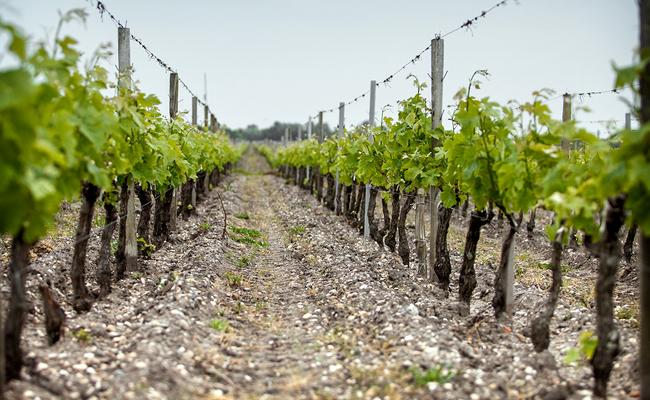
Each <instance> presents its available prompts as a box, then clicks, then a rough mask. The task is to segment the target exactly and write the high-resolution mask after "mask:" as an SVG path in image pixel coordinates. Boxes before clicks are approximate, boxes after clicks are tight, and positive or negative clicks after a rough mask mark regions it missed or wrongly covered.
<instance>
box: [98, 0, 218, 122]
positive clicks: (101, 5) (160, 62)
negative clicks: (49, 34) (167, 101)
mask: <svg viewBox="0 0 650 400" xmlns="http://www.w3.org/2000/svg"><path fill="white" fill-rule="evenodd" d="M89 1H90V3H91V4H92V2H93V1H96V5H95V8H97V11H98V12H99V16H100V18H102V19H103V17H104V14H106V15H108V17H109V18H110V19H111V20H112V21H113V22H114V23H115V24H116V25H117V26H118V27H120V28H126V26H125V25H124V24H122V23H121V22H120V20H119V19H118V18H117V17H116V16H115V15H114V14H113V13H111V12H110V11H109V10H108V9H107V8H106V5H105V4H104V3H103V2H102V1H101V0H89ZM130 36H131V39H132V40H133V41H134V42H136V43H137V44H138V45H139V46H140V47H141V48H142V49H143V50H144V52H145V53H146V54H147V55H148V56H149V58H151V59H152V60H154V61H156V63H158V65H160V67H162V68H163V69H164V70H165V71H167V72H169V73H178V71H176V70H174V69H173V68H172V67H171V66H170V65H169V64H168V63H166V62H165V61H163V60H162V58H160V57H159V56H157V55H156V54H155V53H154V52H153V51H152V50H150V49H149V47H147V45H145V44H144V42H143V41H142V39H140V38H139V37H137V36H135V35H134V34H132V33H130ZM178 82H179V83H180V84H181V86H182V87H183V88H184V89H185V90H187V91H188V93H189V94H190V95H192V97H196V99H197V102H198V103H199V104H201V105H202V106H204V107H205V106H207V107H208V110H209V109H210V106H209V105H208V104H207V103H205V102H204V101H203V100H201V98H200V97H199V96H197V95H196V94H195V93H194V92H193V91H192V90H191V89H190V88H189V86H188V85H187V84H186V83H185V81H184V80H183V79H181V77H180V76H179V77H178ZM211 115H214V114H212V113H211Z"/></svg>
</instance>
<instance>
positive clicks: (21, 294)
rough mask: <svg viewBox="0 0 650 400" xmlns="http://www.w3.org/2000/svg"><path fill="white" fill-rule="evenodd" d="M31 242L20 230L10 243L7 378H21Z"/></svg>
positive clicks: (6, 326)
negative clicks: (22, 340)
mask: <svg viewBox="0 0 650 400" xmlns="http://www.w3.org/2000/svg"><path fill="white" fill-rule="evenodd" d="M31 247H32V245H31V244H29V243H27V242H26V241H25V239H24V232H23V231H22V230H21V231H20V232H19V233H18V234H17V235H16V236H15V237H14V238H13V241H12V243H11V261H10V262H9V276H8V278H9V284H10V286H11V296H10V297H9V306H8V311H7V319H6V320H5V331H4V339H5V342H4V352H5V378H6V380H7V381H10V380H13V379H19V378H20V370H21V368H22V367H23V353H22V350H21V348H20V338H21V336H22V332H23V326H24V325H25V315H26V314H27V311H28V309H29V304H28V303H27V296H26V294H25V280H26V271H25V270H26V269H27V265H28V264H29V250H30V249H31Z"/></svg>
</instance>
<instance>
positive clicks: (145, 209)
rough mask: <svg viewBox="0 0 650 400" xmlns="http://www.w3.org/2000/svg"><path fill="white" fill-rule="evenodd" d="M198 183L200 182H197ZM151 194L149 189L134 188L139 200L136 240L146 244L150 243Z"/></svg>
mask: <svg viewBox="0 0 650 400" xmlns="http://www.w3.org/2000/svg"><path fill="white" fill-rule="evenodd" d="M199 182H201V181H200V180H199ZM198 186H201V185H198ZM198 186H197V187H198ZM151 193H152V191H151V189H147V190H145V189H143V188H142V186H140V185H138V186H136V194H137V195H138V200H140V219H139V220H138V232H137V234H138V238H141V239H143V240H144V241H145V242H147V243H149V242H151V238H150V237H149V229H150V225H151V209H152V208H153V196H152V195H151Z"/></svg>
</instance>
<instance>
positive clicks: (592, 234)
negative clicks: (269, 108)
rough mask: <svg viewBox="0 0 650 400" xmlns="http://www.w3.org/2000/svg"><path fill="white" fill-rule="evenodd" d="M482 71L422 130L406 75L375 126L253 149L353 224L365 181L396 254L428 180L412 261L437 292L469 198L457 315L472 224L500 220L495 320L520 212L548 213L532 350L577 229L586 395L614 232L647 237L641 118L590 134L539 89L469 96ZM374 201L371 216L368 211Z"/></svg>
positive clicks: (608, 309) (614, 262)
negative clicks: (591, 276) (429, 227)
mask: <svg viewBox="0 0 650 400" xmlns="http://www.w3.org/2000/svg"><path fill="white" fill-rule="evenodd" d="M642 67H643V66H642V65H633V66H631V67H628V68H622V69H620V70H618V78H617V82H616V86H617V87H628V88H631V89H632V90H636V89H634V86H635V85H634V83H635V82H636V80H637V79H638V76H639V72H640V71H641V69H642ZM483 74H484V72H483V71H478V72H477V73H475V74H474V75H473V76H472V78H471V79H470V82H469V85H468V86H467V87H466V88H463V89H461V90H460V91H458V93H457V94H456V96H455V100H456V104H455V110H454V112H453V113H452V115H451V118H450V121H451V127H450V128H444V127H442V125H440V126H439V127H438V128H436V129H433V128H432V121H431V114H432V113H431V110H430V109H428V107H427V102H426V99H425V98H424V97H423V96H422V95H421V91H422V90H423V88H424V86H425V85H424V84H421V83H419V82H418V81H417V80H415V82H414V83H415V86H416V89H417V93H416V94H415V95H414V96H412V97H411V98H408V99H406V100H403V101H401V102H400V105H399V113H398V115H397V117H396V118H384V119H383V121H382V123H381V126H378V127H369V126H368V125H361V126H357V127H355V128H354V129H351V130H347V131H346V132H345V134H344V135H342V136H341V137H329V138H328V139H326V140H324V141H323V142H322V143H319V142H318V141H316V140H303V141H300V142H295V143H293V144H289V145H288V146H285V147H280V148H277V149H274V148H272V147H270V146H264V145H261V146H258V147H257V149H258V150H259V151H260V152H261V153H262V154H263V155H264V156H265V157H266V158H267V160H268V161H269V162H270V163H271V164H272V166H274V167H275V168H278V169H279V170H280V171H281V172H282V173H284V175H285V176H286V177H289V178H292V179H295V181H296V182H297V183H298V184H299V185H300V186H302V187H304V188H305V189H307V190H309V191H310V192H311V193H313V194H314V195H315V196H316V198H317V199H318V200H322V201H323V202H324V204H325V205H326V206H327V207H329V208H330V209H332V210H336V211H337V212H339V213H340V214H343V215H345V216H346V217H347V219H348V221H350V223H351V224H352V225H353V226H355V227H357V228H359V229H360V231H361V232H363V225H364V212H363V203H364V201H365V199H364V197H365V193H366V192H365V185H366V184H369V185H372V186H371V187H372V188H371V190H370V192H369V193H370V195H369V199H368V200H369V209H368V219H369V223H370V236H371V237H372V238H373V239H374V240H376V241H377V242H378V243H379V244H380V245H381V246H386V247H387V248H388V249H390V250H391V251H395V250H397V251H398V252H399V255H400V256H401V257H402V260H403V261H404V263H406V264H408V262H409V259H410V255H409V245H408V243H407V235H406V227H405V221H406V216H407V214H408V212H409V211H410V210H411V208H412V207H413V205H414V202H415V200H416V193H417V191H418V190H419V189H424V190H428V188H430V187H434V188H437V189H439V190H440V200H441V204H440V205H439V207H438V212H439V214H438V215H439V221H438V231H437V232H438V234H437V243H436V258H435V260H434V262H433V263H432V268H431V267H430V268H427V265H419V266H418V270H419V271H418V272H419V274H421V275H423V276H425V277H427V278H428V279H429V280H430V281H431V282H435V283H437V284H438V285H439V286H440V287H441V288H442V289H444V291H445V293H447V292H448V290H449V283H450V274H451V262H450V258H449V250H448V246H447V232H448V228H449V223H450V218H451V215H452V210H453V209H454V208H456V207H459V206H462V205H463V204H467V201H468V200H469V199H471V201H472V203H473V205H474V209H473V211H472V212H471V216H470V220H469V226H468V228H467V236H466V241H465V248H464V252H463V259H462V265H461V268H460V273H459V290H458V302H459V313H460V315H464V316H465V315H468V314H469V311H470V300H471V298H472V293H473V291H474V289H475V287H476V284H477V283H476V274H475V269H474V260H475V256H476V251H477V243H478V242H479V240H480V235H481V227H483V226H484V225H486V224H488V223H490V221H491V220H492V219H493V217H494V215H495V213H497V212H499V213H500V214H501V215H502V216H503V218H504V219H505V220H507V221H508V223H509V229H508V230H507V231H506V233H505V235H504V237H503V245H502V249H501V260H500V262H499V264H498V268H497V270H496V273H495V277H494V286H495V293H494V298H493V299H492V306H493V309H494V313H495V315H496V317H497V318H503V317H506V316H507V315H508V313H509V311H511V310H508V309H507V307H506V298H505V296H506V291H507V287H506V285H507V284H508V279H507V276H506V270H507V268H508V263H509V262H511V260H512V250H513V246H514V238H515V235H516V234H517V233H518V231H519V230H520V228H521V226H522V220H523V216H524V215H525V214H529V215H530V216H529V219H530V220H531V221H532V223H534V220H535V210H536V209H537V208H540V207H541V208H543V209H546V210H548V211H549V212H552V213H553V215H554V218H553V223H552V224H551V225H549V226H548V227H547V229H546V231H547V235H548V239H549V241H550V243H551V244H552V248H553V256H552V262H551V265H550V269H551V271H552V285H551V289H550V293H549V296H548V299H547V302H546V305H545V307H543V309H542V310H541V311H540V312H539V315H538V316H537V317H536V318H534V319H533V321H531V340H532V342H533V344H534V348H535V350H536V351H538V352H540V351H544V350H545V349H547V348H548V346H549V342H550V331H549V324H550V321H551V319H552V316H553V313H554V310H555V307H556V304H557V301H558V297H559V292H560V288H561V286H562V271H561V268H560V263H561V257H562V250H563V247H564V246H565V245H566V244H567V242H568V241H569V239H570V237H571V236H572V235H573V232H582V234H583V237H584V242H585V243H586V244H588V245H589V246H590V248H591V249H592V251H593V252H595V253H597V254H598V255H599V257H600V261H599V262H600V267H599V276H598V281H597V284H596V286H597V287H596V292H597V297H596V310H597V332H598V345H597V349H596V351H595V354H594V356H593V358H592V360H591V363H592V366H593V371H594V377H595V382H596V383H595V385H596V386H595V393H596V394H598V395H601V396H602V395H604V394H605V393H606V387H607V380H608V378H609V375H610V372H611V369H612V365H613V361H614V359H615V357H616V355H617V353H618V351H619V343H618V340H619V339H618V334H617V332H616V327H615V325H614V320H613V309H614V307H613V299H612V294H613V290H614V285H615V281H616V272H617V267H618V264H619V250H620V249H619V234H620V231H621V228H622V227H623V226H624V224H626V223H627V224H629V225H630V226H638V227H640V229H641V232H642V234H643V235H644V236H643V238H642V241H644V243H647V238H648V235H650V209H649V208H648V204H650V125H647V124H646V125H642V126H641V127H640V128H639V129H635V130H622V131H620V132H618V133H616V134H615V135H613V136H611V137H609V138H606V139H600V138H599V137H597V136H596V135H594V134H593V133H591V132H588V131H587V130H585V129H582V128H580V127H579V126H577V125H576V123H575V122H573V121H568V122H562V121H558V120H555V119H553V118H552V116H551V112H550V109H549V107H548V105H547V101H548V100H549V96H550V95H552V94H551V93H550V92H549V91H545V90H542V91H538V92H535V93H533V96H532V100H531V101H530V102H526V103H523V104H519V103H508V104H507V105H503V104H499V103H497V102H495V101H492V100H491V99H489V98H487V97H483V98H481V97H479V96H477V95H476V94H475V93H476V91H478V90H480V82H479V81H478V79H477V78H480V76H481V75H483ZM637 91H638V90H637ZM307 171H310V172H307ZM336 179H338V180H339V182H340V188H341V189H340V190H337V189H336V184H335V181H336ZM378 197H379V199H378ZM400 198H401V200H400ZM378 200H380V201H381V204H382V214H383V224H380V223H379V221H378V220H379V218H376V217H375V214H376V212H375V208H376V206H375V204H376V203H377V201H378ZM389 202H390V207H389ZM336 204H338V206H335V205H336ZM380 225H381V227H380ZM416 249H417V246H416ZM427 269H428V270H427Z"/></svg>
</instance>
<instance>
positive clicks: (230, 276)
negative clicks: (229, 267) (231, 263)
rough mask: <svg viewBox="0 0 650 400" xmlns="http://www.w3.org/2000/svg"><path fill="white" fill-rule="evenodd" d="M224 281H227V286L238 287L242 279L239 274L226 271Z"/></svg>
mask: <svg viewBox="0 0 650 400" xmlns="http://www.w3.org/2000/svg"><path fill="white" fill-rule="evenodd" d="M224 277H225V278H226V281H228V286H232V287H239V286H241V283H242V280H243V279H244V278H243V277H242V276H241V275H239V274H236V273H234V272H230V271H228V272H226V273H225V274H224Z"/></svg>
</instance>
